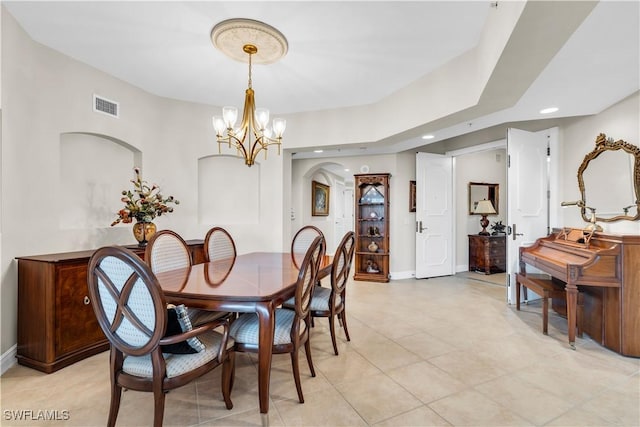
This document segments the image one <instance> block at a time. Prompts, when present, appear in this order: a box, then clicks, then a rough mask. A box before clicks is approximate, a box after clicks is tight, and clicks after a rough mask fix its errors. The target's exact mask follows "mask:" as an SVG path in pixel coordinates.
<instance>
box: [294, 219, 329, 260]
mask: <svg viewBox="0 0 640 427" xmlns="http://www.w3.org/2000/svg"><path fill="white" fill-rule="evenodd" d="M318 236H320V237H322V239H323V240H324V234H322V231H321V230H320V229H319V228H318V227H314V226H313V225H305V226H304V227H302V228H301V229H300V230H298V232H297V233H296V234H295V236H293V240H292V241H291V258H292V259H293V264H294V265H295V266H296V268H300V264H301V263H302V260H303V259H304V256H305V255H306V253H307V249H309V246H311V243H312V242H313V240H314V239H315V238H316V237H318Z"/></svg>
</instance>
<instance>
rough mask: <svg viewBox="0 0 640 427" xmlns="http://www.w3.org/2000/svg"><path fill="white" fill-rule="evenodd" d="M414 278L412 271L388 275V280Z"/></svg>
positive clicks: (414, 273) (414, 274)
mask: <svg viewBox="0 0 640 427" xmlns="http://www.w3.org/2000/svg"><path fill="white" fill-rule="evenodd" d="M415 277H416V272H415V271H414V270H411V271H395V272H392V273H390V274H389V278H390V279H391V280H402V279H414V278H415Z"/></svg>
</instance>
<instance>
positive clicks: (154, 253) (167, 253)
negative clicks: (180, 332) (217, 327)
mask: <svg viewBox="0 0 640 427" xmlns="http://www.w3.org/2000/svg"><path fill="white" fill-rule="evenodd" d="M144 259H145V261H146V263H147V264H148V265H149V266H150V267H151V271H153V273H154V274H158V273H162V272H164V271H168V270H175V269H178V268H186V267H189V266H190V265H191V254H190V253H189V247H188V246H187V243H186V242H185V241H184V239H183V238H182V237H181V236H180V235H179V234H178V233H176V232H175V231H172V230H161V231H158V232H157V233H156V234H154V235H153V237H151V239H149V243H147V247H146V249H145V252H144ZM187 313H188V315H189V319H190V320H191V323H192V324H193V325H195V326H198V325H202V324H204V323H206V322H210V321H212V320H217V319H219V318H221V317H224V316H227V315H228V314H229V313H227V312H226V311H211V310H201V309H198V308H192V307H187Z"/></svg>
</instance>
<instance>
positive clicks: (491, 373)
mask: <svg viewBox="0 0 640 427" xmlns="http://www.w3.org/2000/svg"><path fill="white" fill-rule="evenodd" d="M429 363H431V364H433V365H435V366H437V367H438V368H440V369H442V370H443V371H445V372H447V373H448V374H449V375H451V376H452V377H453V378H455V379H457V380H458V381H460V382H463V383H465V384H468V385H476V384H480V383H483V382H486V381H490V380H492V379H494V378H497V377H500V376H502V375H504V374H505V372H506V371H505V370H503V369H501V368H500V367H499V366H496V365H495V364H494V362H493V361H492V360H491V359H488V358H482V357H479V355H478V354H477V353H474V352H473V351H467V350H457V351H455V352H451V353H447V354H444V355H442V356H438V357H432V358H431V359H429Z"/></svg>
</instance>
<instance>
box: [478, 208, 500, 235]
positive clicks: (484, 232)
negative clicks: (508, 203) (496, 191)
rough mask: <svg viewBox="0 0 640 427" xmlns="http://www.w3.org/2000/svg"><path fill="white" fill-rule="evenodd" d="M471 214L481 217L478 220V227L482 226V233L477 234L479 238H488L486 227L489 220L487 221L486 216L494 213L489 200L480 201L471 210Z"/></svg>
mask: <svg viewBox="0 0 640 427" xmlns="http://www.w3.org/2000/svg"><path fill="white" fill-rule="evenodd" d="M473 213H476V214H479V215H482V218H481V219H480V225H481V226H482V231H481V232H479V233H478V234H479V235H481V236H488V235H489V234H490V233H489V232H488V231H487V226H488V225H489V220H488V219H487V215H490V214H494V213H496V210H495V209H494V207H493V205H492V204H491V201H490V200H486V199H485V200H480V201H479V202H478V204H477V206H476V208H475V209H474V210H473Z"/></svg>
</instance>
